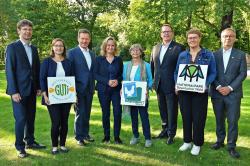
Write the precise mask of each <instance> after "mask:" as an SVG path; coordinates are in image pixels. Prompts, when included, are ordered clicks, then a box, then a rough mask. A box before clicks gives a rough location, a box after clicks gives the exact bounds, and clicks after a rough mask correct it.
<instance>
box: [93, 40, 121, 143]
mask: <svg viewBox="0 0 250 166" xmlns="http://www.w3.org/2000/svg"><path fill="white" fill-rule="evenodd" d="M101 55H102V56H99V57H97V58H96V61H95V62H96V64H95V68H94V76H95V79H96V80H97V84H96V90H97V91H98V98H99V102H100V104H101V107H102V125H103V129H104V138H103V140H102V142H104V143H109V142H110V103H111V101H112V105H113V115H114V138H115V143H116V144H121V143H122V141H121V139H120V130H121V115H122V107H121V105H120V100H121V97H120V89H121V81H122V70H123V62H122V59H121V58H120V57H119V56H116V55H117V44H116V41H115V39H114V38H113V37H107V38H106V39H105V40H104V41H103V43H102V46H101Z"/></svg>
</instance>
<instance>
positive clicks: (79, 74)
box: [67, 46, 95, 94]
mask: <svg viewBox="0 0 250 166" xmlns="http://www.w3.org/2000/svg"><path fill="white" fill-rule="evenodd" d="M89 53H90V56H91V67H90V69H89V68H88V64H87V61H86V59H85V57H84V55H83V53H82V51H81V49H80V48H79V46H77V47H75V48H72V49H70V50H69V51H68V53H67V56H68V58H69V60H70V61H71V62H72V65H73V73H74V75H75V79H76V92H77V93H80V94H89V93H94V90H95V82H94V72H93V71H94V64H95V53H94V52H92V51H89Z"/></svg>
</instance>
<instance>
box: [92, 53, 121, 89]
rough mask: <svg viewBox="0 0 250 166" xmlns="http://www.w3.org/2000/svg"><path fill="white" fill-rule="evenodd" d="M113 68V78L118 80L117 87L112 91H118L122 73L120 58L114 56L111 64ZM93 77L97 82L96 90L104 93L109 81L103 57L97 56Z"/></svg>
mask: <svg viewBox="0 0 250 166" xmlns="http://www.w3.org/2000/svg"><path fill="white" fill-rule="evenodd" d="M112 65H113V67H114V68H115V69H116V70H115V73H113V74H114V76H113V78H112V79H117V80H118V85H117V86H116V87H115V88H114V90H118V91H120V89H121V81H122V72H123V62H122V58H121V57H119V56H115V57H114V60H113V62H112ZM94 76H95V80H96V81H97V84H96V90H97V91H101V92H104V91H105V90H106V88H107V87H109V85H108V82H109V80H110V73H109V69H108V62H107V60H106V57H105V56H98V57H97V58H96V61H95V67H94Z"/></svg>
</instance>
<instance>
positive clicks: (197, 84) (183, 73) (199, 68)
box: [176, 64, 208, 93]
mask: <svg viewBox="0 0 250 166" xmlns="http://www.w3.org/2000/svg"><path fill="white" fill-rule="evenodd" d="M207 68H208V65H197V64H180V65H179V71H178V75H177V82H176V89H177V90H182V91H191V92H200V93H203V92H205V89H206V78H207Z"/></svg>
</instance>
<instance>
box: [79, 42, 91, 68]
mask: <svg viewBox="0 0 250 166" xmlns="http://www.w3.org/2000/svg"><path fill="white" fill-rule="evenodd" d="M77 52H78V53H79V55H80V59H81V61H82V62H83V64H84V66H85V67H86V68H87V69H88V70H89V67H88V64H87V61H86V58H85V55H84V54H83V53H82V50H81V49H80V47H79V46H78V48H77ZM91 66H92V65H91Z"/></svg>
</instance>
